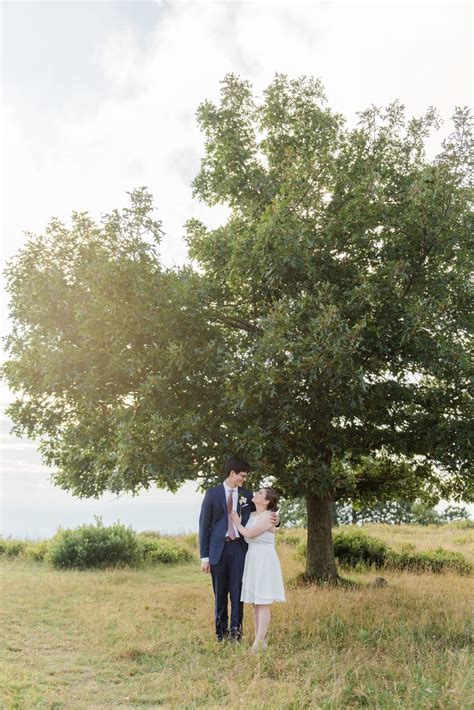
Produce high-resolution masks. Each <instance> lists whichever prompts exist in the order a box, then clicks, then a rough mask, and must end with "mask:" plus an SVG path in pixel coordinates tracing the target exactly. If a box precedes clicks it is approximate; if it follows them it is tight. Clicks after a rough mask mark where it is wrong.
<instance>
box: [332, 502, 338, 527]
mask: <svg viewBox="0 0 474 710" xmlns="http://www.w3.org/2000/svg"><path fill="white" fill-rule="evenodd" d="M331 523H332V526H333V528H338V527H339V520H338V517H337V505H336V504H335V503H334V502H333V503H331Z"/></svg>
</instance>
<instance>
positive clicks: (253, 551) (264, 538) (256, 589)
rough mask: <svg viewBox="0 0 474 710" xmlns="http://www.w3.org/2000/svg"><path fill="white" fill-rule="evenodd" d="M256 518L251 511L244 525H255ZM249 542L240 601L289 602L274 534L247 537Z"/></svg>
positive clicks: (259, 602) (253, 602)
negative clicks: (286, 596)
mask: <svg viewBox="0 0 474 710" xmlns="http://www.w3.org/2000/svg"><path fill="white" fill-rule="evenodd" d="M257 520H258V514H257V513H251V514H250V518H249V521H248V523H247V525H246V526H245V527H246V528H250V527H252V525H254V524H255V523H256V521H257ZM247 542H248V546H249V549H248V551H247V554H246V555H245V566H244V575H243V578H242V594H241V596H240V600H241V601H243V602H248V603H250V604H272V603H273V602H284V601H286V598H285V589H284V587H283V576H282V573H281V567H280V561H279V559H278V555H277V553H276V549H275V533H272V532H264V533H262V534H261V535H257V537H254V538H251V539H247Z"/></svg>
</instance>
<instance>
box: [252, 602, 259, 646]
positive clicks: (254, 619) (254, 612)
mask: <svg viewBox="0 0 474 710" xmlns="http://www.w3.org/2000/svg"><path fill="white" fill-rule="evenodd" d="M253 623H254V626H255V638H257V636H258V604H254V605H253Z"/></svg>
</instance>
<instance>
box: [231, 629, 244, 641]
mask: <svg viewBox="0 0 474 710" xmlns="http://www.w3.org/2000/svg"><path fill="white" fill-rule="evenodd" d="M241 640H242V629H231V630H230V634H229V641H232V642H233V643H238V642H239V641H241Z"/></svg>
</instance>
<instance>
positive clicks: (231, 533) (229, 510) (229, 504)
mask: <svg viewBox="0 0 474 710" xmlns="http://www.w3.org/2000/svg"><path fill="white" fill-rule="evenodd" d="M231 513H232V491H229V497H228V498H227V519H228V521H229V523H228V531H227V534H228V536H229V537H230V539H231V540H235V532H234V523H233V522H232V517H231Z"/></svg>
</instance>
